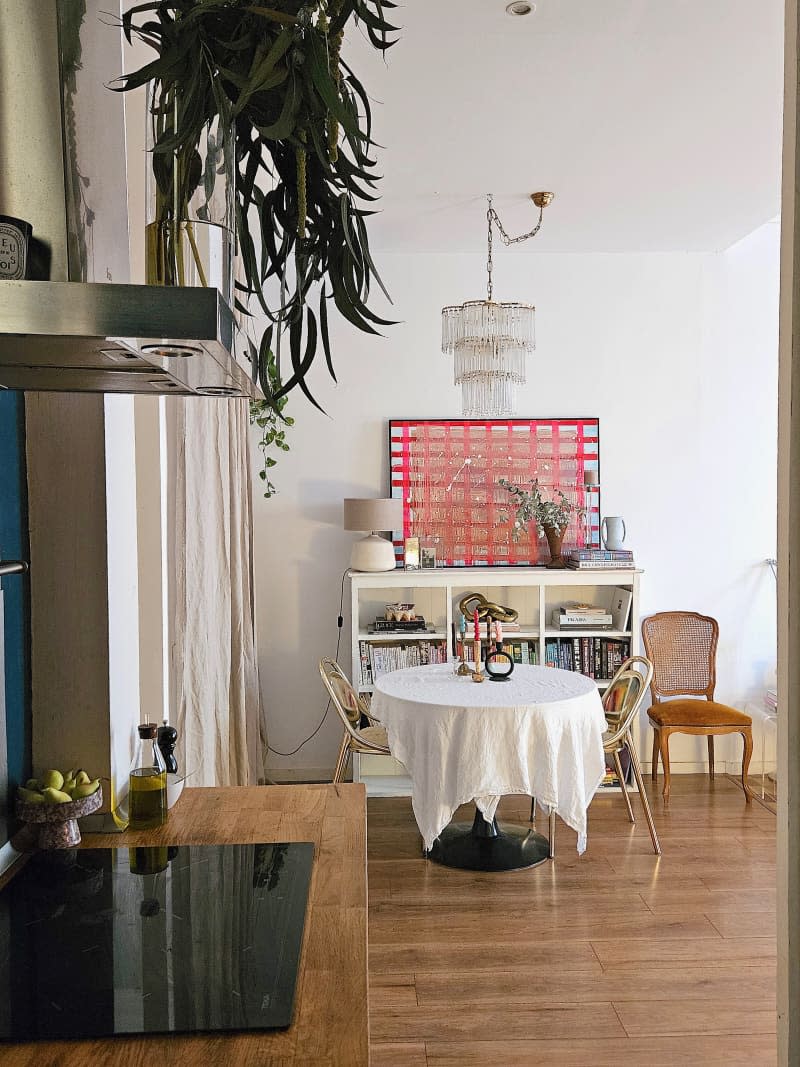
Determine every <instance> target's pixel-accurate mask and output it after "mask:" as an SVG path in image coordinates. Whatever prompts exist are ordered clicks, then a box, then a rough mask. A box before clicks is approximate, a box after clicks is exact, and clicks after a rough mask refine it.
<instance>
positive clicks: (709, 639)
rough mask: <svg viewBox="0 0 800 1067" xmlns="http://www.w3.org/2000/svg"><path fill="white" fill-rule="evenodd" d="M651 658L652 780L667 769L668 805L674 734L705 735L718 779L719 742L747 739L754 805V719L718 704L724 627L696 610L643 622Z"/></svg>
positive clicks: (744, 749)
mask: <svg viewBox="0 0 800 1067" xmlns="http://www.w3.org/2000/svg"><path fill="white" fill-rule="evenodd" d="M642 639H643V641H644V648H645V654H646V655H647V658H648V659H649V660H650V661H651V663H652V664H653V677H652V681H651V682H650V696H651V698H652V704H651V705H650V707H649V708H648V709H647V717H648V719H649V720H650V725H651V726H652V727H653V763H652V776H653V781H655V780H656V776H657V774H658V761H659V757H660V759H661V763H662V766H663V767H664V789H663V794H664V800H668V799H669V739H670V735H671V734H700V735H701V736H705V737H706V739H707V743H708V771H709V774H710V776H711V778H713V777H714V737H715V736H718V735H720V734H741V735H742V742H743V747H742V789H743V790H744V796H745V800H746V801H747V803H748V804H749V803H750V789H749V787H748V785H747V771H748V768H749V766H750V757H751V755H752V753H753V720H752V719H751V718H750V716H749V715H745V713H744V712H743V711H737V709H736V708H731V707H729V706H728V705H727V704H719V703H717V701H715V700H714V687H715V685H716V680H717V670H716V658H717V641H718V639H719V625H718V624H717V620H716V619H712V618H711V616H710V615H699V614H698V613H697V612H696V611H661V612H658V613H657V614H655V615H651V616H650V617H649V618H647V619H645V620H644V621H643V622H642Z"/></svg>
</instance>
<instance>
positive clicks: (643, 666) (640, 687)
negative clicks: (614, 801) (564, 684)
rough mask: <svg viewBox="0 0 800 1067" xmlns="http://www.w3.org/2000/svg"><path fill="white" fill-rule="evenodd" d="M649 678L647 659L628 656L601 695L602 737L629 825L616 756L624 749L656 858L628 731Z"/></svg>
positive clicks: (639, 769)
mask: <svg viewBox="0 0 800 1067" xmlns="http://www.w3.org/2000/svg"><path fill="white" fill-rule="evenodd" d="M652 678H653V664H652V663H651V662H650V661H649V660H648V659H645V657H644V656H630V657H629V658H628V659H626V660H625V662H624V663H623V664H622V666H621V667H620V668H619V670H618V671H617V673H616V674H615V675H614V677H613V678H612V679H611V681H610V683H609V686H608V688H607V689H606V691H605V693H604V694H603V710H604V711H605V713H606V722H607V723H608V729H607V730H606V732H605V733H604V734H603V751H604V752H605V753H606V755H610V756H611V757H612V758H613V760H614V767H615V769H616V772H617V778H618V779H619V784H620V788H621V789H622V795H623V797H624V798H625V805H626V807H627V809H628V818H629V819H630V821H631V822H636V819H635V818H634V816H633V808H632V807H631V798H630V796H629V795H628V789H627V786H626V785H625V775H624V774H623V773H622V762H621V760H620V753H621V752H622V750H623V749H626V748H627V750H628V755H629V756H630V761H631V767H632V768H633V774H634V777H635V778H636V788H637V789H638V790H639V799H640V800H641V802H642V808H643V810H644V817H645V819H646V820H647V829H648V830H649V831H650V840H651V841H652V842H653V851H654V852H655V854H656V855H657V856H660V855H661V845H660V843H659V840H658V834H657V833H656V828H655V824H654V823H653V813H652V812H651V811H650V802H649V800H648V799H647V793H646V792H645V788H644V781H643V779H642V765H641V763H640V762H639V753H638V752H637V751H636V745H635V744H634V740H633V733H632V732H631V727H632V726H633V723H634V722H635V720H636V716H637V715H638V714H639V709H640V708H641V706H642V701H643V700H644V698H645V695H646V693H647V687H648V686H649V685H650V683H651V681H652Z"/></svg>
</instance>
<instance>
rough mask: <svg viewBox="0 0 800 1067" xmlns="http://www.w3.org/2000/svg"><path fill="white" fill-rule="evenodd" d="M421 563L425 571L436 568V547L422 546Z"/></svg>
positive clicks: (420, 552) (420, 551)
mask: <svg viewBox="0 0 800 1067" xmlns="http://www.w3.org/2000/svg"><path fill="white" fill-rule="evenodd" d="M419 565H420V568H421V569H422V570H423V571H432V570H435V569H436V549H435V548H425V547H423V548H420V550H419Z"/></svg>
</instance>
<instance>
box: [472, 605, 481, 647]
mask: <svg viewBox="0 0 800 1067" xmlns="http://www.w3.org/2000/svg"><path fill="white" fill-rule="evenodd" d="M472 621H473V623H474V624H475V640H476V641H480V639H481V622H480V619H479V618H478V609H477V608H475V610H474V611H473V613H472Z"/></svg>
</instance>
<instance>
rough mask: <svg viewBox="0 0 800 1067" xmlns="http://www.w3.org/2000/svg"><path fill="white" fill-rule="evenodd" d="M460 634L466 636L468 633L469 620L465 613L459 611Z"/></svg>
mask: <svg viewBox="0 0 800 1067" xmlns="http://www.w3.org/2000/svg"><path fill="white" fill-rule="evenodd" d="M458 632H459V633H460V634H465V633H466V632H467V620H466V618H465V616H464V612H463V611H459V613H458Z"/></svg>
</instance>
